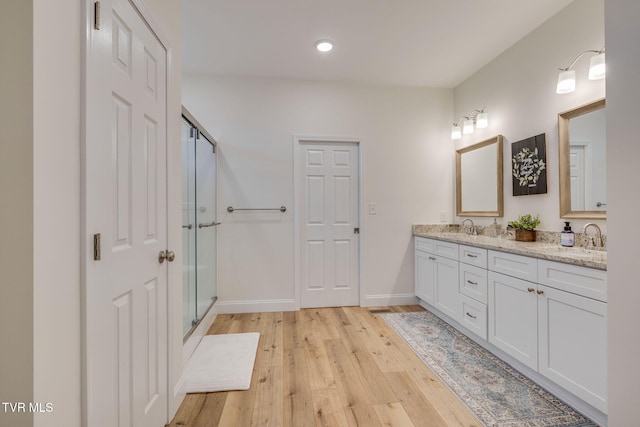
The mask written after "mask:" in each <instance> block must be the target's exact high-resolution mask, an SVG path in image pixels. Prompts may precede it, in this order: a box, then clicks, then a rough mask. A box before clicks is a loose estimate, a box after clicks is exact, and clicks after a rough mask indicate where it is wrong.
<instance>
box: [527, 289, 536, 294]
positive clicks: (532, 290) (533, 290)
mask: <svg viewBox="0 0 640 427" xmlns="http://www.w3.org/2000/svg"><path fill="white" fill-rule="evenodd" d="M527 291H529V293H531V292H535V289H533V288H527Z"/></svg>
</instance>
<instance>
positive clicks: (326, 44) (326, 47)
mask: <svg viewBox="0 0 640 427" xmlns="http://www.w3.org/2000/svg"><path fill="white" fill-rule="evenodd" d="M315 46H316V49H317V50H318V51H320V52H329V51H330V50H331V49H333V42H332V41H331V40H318V41H317V42H316V44H315Z"/></svg>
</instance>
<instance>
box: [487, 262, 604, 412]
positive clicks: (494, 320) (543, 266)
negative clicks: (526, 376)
mask: <svg viewBox="0 0 640 427" xmlns="http://www.w3.org/2000/svg"><path fill="white" fill-rule="evenodd" d="M489 269H490V270H501V271H506V272H508V273H509V274H511V275H507V274H504V273H499V272H496V271H489V301H488V307H489V342H490V343H491V344H493V345H494V346H496V347H498V348H499V349H500V350H502V351H504V352H506V353H507V354H509V355H510V356H512V357H514V358H515V359H517V360H518V361H520V362H522V363H523V364H525V365H526V366H528V367H529V368H531V369H533V370H536V371H538V372H539V373H540V374H541V375H543V376H545V377H547V378H548V379H550V380H552V381H553V382H555V383H556V384H558V385H560V386H562V387H563V388H565V389H566V390H568V391H570V392H571V393H573V394H574V395H576V396H577V397H579V398H581V399H582V400H584V401H585V402H587V403H589V404H590V405H592V406H593V407H594V408H596V409H598V410H600V411H602V412H604V413H606V411H607V405H606V389H607V384H606V383H607V381H606V378H607V366H606V365H607V358H606V353H607V351H606V348H607V338H606V326H607V320H606V311H607V308H606V303H605V302H604V301H600V300H597V299H594V298H592V297H593V296H598V297H604V295H606V272H604V271H600V270H594V269H590V268H585V267H580V266H575V265H568V264H563V263H559V262H552V261H546V260H537V259H535V258H530V257H524V256H520V255H513V254H507V253H500V252H494V251H489ZM516 276H520V277H516ZM521 277H524V278H526V279H527V280H523V279H522V278H521ZM580 291H583V292H580ZM584 293H586V294H587V295H589V296H585V295H584Z"/></svg>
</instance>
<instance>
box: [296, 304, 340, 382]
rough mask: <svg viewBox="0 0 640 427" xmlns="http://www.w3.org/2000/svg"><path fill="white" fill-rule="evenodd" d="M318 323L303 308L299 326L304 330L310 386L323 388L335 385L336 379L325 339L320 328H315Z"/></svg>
mask: <svg viewBox="0 0 640 427" xmlns="http://www.w3.org/2000/svg"><path fill="white" fill-rule="evenodd" d="M316 323H317V322H315V320H314V319H313V316H310V315H309V313H308V310H301V312H300V318H299V326H300V329H301V331H302V337H303V341H304V350H305V353H306V359H307V373H308V375H309V388H310V389H311V390H322V389H326V388H333V387H335V381H334V378H333V370H332V369H331V364H330V363H329V357H328V356H327V351H326V348H325V346H324V344H323V340H322V339H321V338H320V334H319V331H318V328H315V324H316Z"/></svg>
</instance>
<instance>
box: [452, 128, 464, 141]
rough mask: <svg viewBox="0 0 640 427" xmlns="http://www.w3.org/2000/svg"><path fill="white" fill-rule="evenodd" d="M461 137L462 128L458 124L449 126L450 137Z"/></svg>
mask: <svg viewBox="0 0 640 427" xmlns="http://www.w3.org/2000/svg"><path fill="white" fill-rule="evenodd" d="M460 138H462V129H461V128H460V126H455V125H454V126H453V127H452V128H451V139H460Z"/></svg>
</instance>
